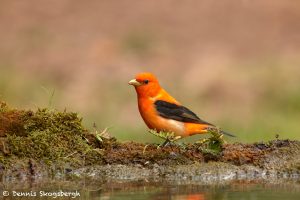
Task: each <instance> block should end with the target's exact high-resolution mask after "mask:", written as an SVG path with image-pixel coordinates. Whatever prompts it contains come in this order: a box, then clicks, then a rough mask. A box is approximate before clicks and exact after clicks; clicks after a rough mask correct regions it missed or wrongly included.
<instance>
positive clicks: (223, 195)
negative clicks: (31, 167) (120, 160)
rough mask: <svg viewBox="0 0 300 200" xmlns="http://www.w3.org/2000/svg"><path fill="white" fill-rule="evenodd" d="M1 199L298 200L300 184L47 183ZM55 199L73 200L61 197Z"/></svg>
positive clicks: (16, 187)
mask: <svg viewBox="0 0 300 200" xmlns="http://www.w3.org/2000/svg"><path fill="white" fill-rule="evenodd" d="M0 190H1V191H0V195H1V196H0V199H1V198H2V197H3V195H2V194H4V193H3V192H4V191H7V192H9V194H10V196H7V197H5V199H20V198H22V199H44V200H46V199H54V198H53V196H48V197H45V196H43V197H41V196H39V192H40V191H45V192H50V193H51V192H52V193H53V192H57V191H63V192H74V191H78V192H79V193H80V197H76V198H74V199H78V200H79V199H80V200H81V199H82V200H88V199H89V200H90V199H91V200H118V199H122V200H143V199H145V200H147V199H149V200H211V199H214V200H227V199H232V200H240V199H245V200H248V199H249V200H250V199H251V200H271V199H272V200H277V199H278V200H279V199H289V200H299V199H300V198H299V196H300V184H299V180H293V181H291V182H289V181H285V182H284V181H282V182H278V183H272V184H270V183H265V182H263V181H233V182H227V183H221V184H215V185H203V184H202V185H201V184H199V183H174V182H172V183H170V182H146V181H135V182H104V181H98V182H93V181H79V182H74V181H50V180H48V181H46V182H29V183H27V185H24V184H20V183H19V184H18V183H2V184H1V185H0ZM14 191H18V192H25V193H26V192H27V193H35V194H36V195H35V196H34V198H33V197H32V196H31V197H30V196H26V197H17V198H16V196H13V195H12V194H13V192H14ZM55 199H60V200H61V199H72V198H71V197H58V198H55Z"/></svg>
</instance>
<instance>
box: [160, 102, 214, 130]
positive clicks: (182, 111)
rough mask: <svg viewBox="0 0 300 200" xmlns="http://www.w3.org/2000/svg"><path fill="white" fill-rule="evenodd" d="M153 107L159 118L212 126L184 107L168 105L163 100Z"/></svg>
mask: <svg viewBox="0 0 300 200" xmlns="http://www.w3.org/2000/svg"><path fill="white" fill-rule="evenodd" d="M154 105H155V109H156V111H157V112H158V114H159V115H160V116H161V117H164V118H167V119H173V120H177V121H181V122H189V123H196V124H207V125H212V124H210V123H208V122H206V121H203V120H202V119H200V118H199V117H198V116H197V115H196V114H195V113H193V112H192V111H191V110H189V109H188V108H186V107H184V106H181V105H177V104H174V103H169V102H167V101H163V100H157V101H155V102H154ZM212 126H213V125H212Z"/></svg>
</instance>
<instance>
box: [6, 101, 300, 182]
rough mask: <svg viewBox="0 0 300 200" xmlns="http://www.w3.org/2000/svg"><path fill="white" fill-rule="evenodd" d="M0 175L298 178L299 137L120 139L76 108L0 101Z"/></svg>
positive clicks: (119, 177)
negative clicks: (216, 145)
mask: <svg viewBox="0 0 300 200" xmlns="http://www.w3.org/2000/svg"><path fill="white" fill-rule="evenodd" d="M0 174H1V176H2V178H4V179H18V178H22V179H24V178H25V179H27V178H34V177H40V178H53V177H66V176H67V177H75V178H81V177H87V176H88V177H90V178H97V179H99V178H102V179H130V180H133V179H149V178H151V179H157V178H159V179H161V178H162V179H172V180H173V179H193V180H202V181H203V180H208V179H207V178H208V177H209V178H210V179H211V178H215V179H219V178H221V179H222V178H223V179H233V178H241V177H243V176H244V177H246V178H249V177H256V176H257V177H264V176H265V177H266V176H267V177H269V176H272V177H273V178H274V177H280V176H285V177H286V176H287V177H299V174H300V142H299V141H290V140H273V141H270V142H267V143H255V144H240V143H234V144H225V145H223V147H222V149H221V151H220V152H219V153H212V152H210V151H206V150H205V149H204V147H203V146H199V145H198V144H184V145H169V146H166V147H161V148H158V145H157V144H142V143H136V142H126V143H121V142H118V141H117V140H116V139H115V138H110V137H108V136H107V135H106V134H103V133H101V131H99V130H98V131H97V130H93V131H89V130H87V129H85V128H84V127H83V126H82V119H81V118H80V117H78V114H77V113H73V112H67V111H62V112H60V111H56V110H50V109H37V110H36V111H31V110H17V109H13V108H9V107H8V106H7V105H6V104H5V103H3V102H2V103H1V104H0Z"/></svg>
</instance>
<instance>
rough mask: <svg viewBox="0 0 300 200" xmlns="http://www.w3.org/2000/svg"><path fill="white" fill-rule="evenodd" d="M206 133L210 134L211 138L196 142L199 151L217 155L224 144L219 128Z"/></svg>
mask: <svg viewBox="0 0 300 200" xmlns="http://www.w3.org/2000/svg"><path fill="white" fill-rule="evenodd" d="M208 133H210V134H212V137H210V138H205V139H203V140H199V141H197V142H196V143H197V144H199V145H200V147H199V150H201V152H202V153H209V154H213V155H218V154H219V153H220V152H221V151H222V146H223V144H225V143H226V141H225V140H224V139H223V134H222V133H221V130H220V129H219V128H209V129H208Z"/></svg>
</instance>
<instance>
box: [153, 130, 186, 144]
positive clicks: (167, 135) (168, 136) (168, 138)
mask: <svg viewBox="0 0 300 200" xmlns="http://www.w3.org/2000/svg"><path fill="white" fill-rule="evenodd" d="M149 133H151V134H153V135H155V136H157V137H160V138H162V139H164V140H165V141H164V143H162V144H161V145H159V146H158V147H165V146H167V145H168V144H170V143H173V142H175V141H176V140H179V139H180V138H181V136H175V134H174V133H173V132H163V131H160V132H157V131H156V130H153V129H151V130H149Z"/></svg>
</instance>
